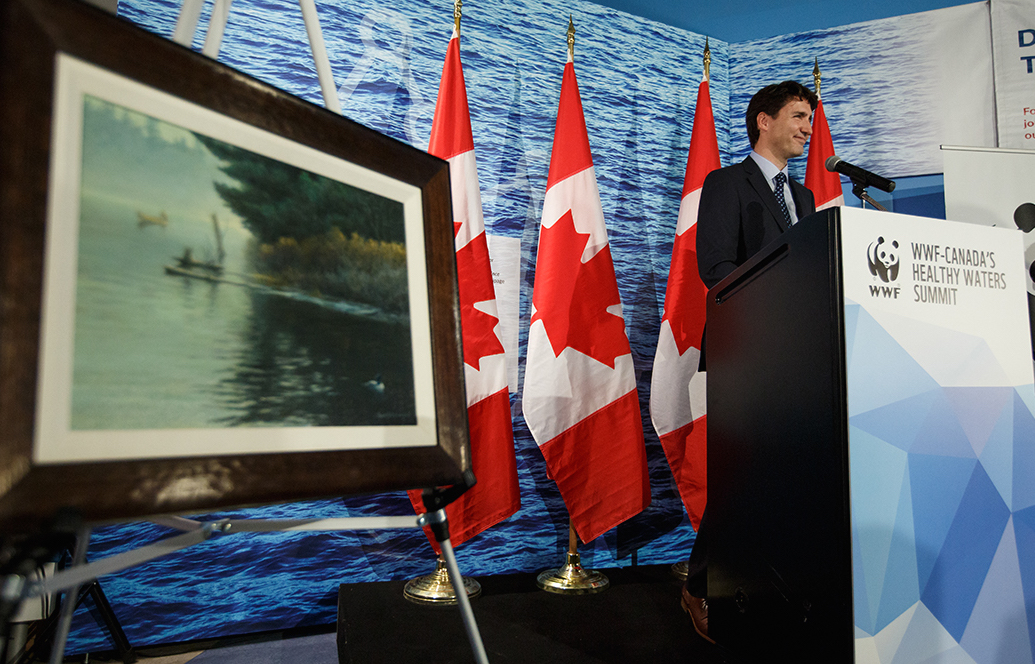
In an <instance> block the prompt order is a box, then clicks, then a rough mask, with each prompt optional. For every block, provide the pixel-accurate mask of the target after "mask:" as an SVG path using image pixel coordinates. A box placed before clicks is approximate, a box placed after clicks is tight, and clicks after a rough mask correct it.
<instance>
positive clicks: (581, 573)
mask: <svg viewBox="0 0 1035 664" xmlns="http://www.w3.org/2000/svg"><path fill="white" fill-rule="evenodd" d="M567 40H568V62H573V61H574V60H575V22H574V20H573V19H572V15H571V14H568V35H567ZM578 547H579V537H578V534H577V533H576V532H575V524H574V523H573V522H572V520H571V516H570V515H569V516H568V553H567V555H566V556H565V561H564V564H563V565H561V566H560V567H559V568H556V569H548V570H545V571H543V572H540V573H539V575H538V576H537V577H536V585H538V586H539V587H540V588H541V589H542V590H545V591H546V592H550V593H558V594H564V595H567V594H570V595H579V594H582V595H585V594H590V593H598V592H602V591H604V590H606V589H607V586H608V585H609V583H610V582H609V581H608V580H607V577H606V576H604V575H603V574H602V573H600V572H598V571H596V570H588V569H585V568H583V567H582V560H581V557H580V556H579V549H578Z"/></svg>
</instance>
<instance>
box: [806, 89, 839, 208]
mask: <svg viewBox="0 0 1035 664" xmlns="http://www.w3.org/2000/svg"><path fill="white" fill-rule="evenodd" d="M833 156H834V141H833V140H832V139H831V138H830V127H829V126H828V125H827V116H826V113H824V112H823V100H822V99H820V100H819V103H818V104H816V112H815V113H813V114H812V138H811V139H810V140H809V156H808V161H806V162H805V186H806V187H808V188H809V190H811V191H812V195H813V196H815V197H816V210H817V211H819V210H825V209H827V208H830V207H835V206H837V205H844V204H845V195H844V191H842V189H841V177H840V176H839V175H838V174H837V173H832V172H830V171H828V170H827V159H829V158H830V157H833Z"/></svg>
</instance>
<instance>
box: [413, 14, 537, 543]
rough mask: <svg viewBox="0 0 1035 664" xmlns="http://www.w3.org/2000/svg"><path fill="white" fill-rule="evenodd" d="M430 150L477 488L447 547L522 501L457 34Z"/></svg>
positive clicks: (458, 508)
mask: <svg viewBox="0 0 1035 664" xmlns="http://www.w3.org/2000/svg"><path fill="white" fill-rule="evenodd" d="M428 152H429V153H431V154H433V155H435V156H436V157H441V158H442V159H445V160H447V161H448V162H449V178H450V185H451V194H452V198H453V233H454V238H455V247H456V271H457V277H458V280H459V288H460V326H461V329H462V334H463V348H464V379H465V381H466V384H467V419H468V424H469V428H470V434H471V465H472V468H473V470H474V475H475V477H476V478H477V479H478V483H477V484H476V485H475V486H474V488H472V489H468V491H467V492H466V493H464V494H463V495H462V496H461V497H460V498H459V500H457V501H455V502H454V503H452V504H451V505H449V506H448V507H446V515H447V516H448V517H449V534H450V542H451V543H452V544H453V545H454V546H458V545H460V544H462V543H463V542H464V541H465V540H468V539H470V538H472V537H474V536H475V535H477V534H478V533H480V532H482V531H483V530H485V529H486V528H489V527H491V526H494V525H496V524H497V523H499V522H500V521H502V520H503V519H506V518H507V517H509V516H510V515H512V514H514V513H515V512H517V511H518V509H519V508H520V507H521V496H520V492H519V490H518V477H517V464H516V462H515V459H514V429H513V427H512V425H511V419H510V394H509V391H508V389H507V367H506V361H505V356H504V354H503V343H502V341H500V337H499V316H498V315H497V313H496V294H495V291H494V289H493V285H492V270H491V269H490V267H489V249H488V245H487V244H486V241H485V222H484V220H483V218H482V199H481V194H480V192H479V190H478V167H477V165H476V164H475V160H474V137H473V134H472V132H471V113H470V111H469V110H468V107H467V89H466V86H465V85H464V71H463V67H462V66H461V64H460V38H459V36H458V35H457V33H456V31H455V30H454V31H453V36H452V38H451V39H450V40H449V47H448V48H447V49H446V62H445V65H444V66H443V68H442V82H441V83H440V84H439V90H438V102H437V103H436V105H435V118H434V120H433V121H432V125H431V140H430V142H429V144H428ZM410 501H411V502H412V503H413V506H414V509H416V510H417V511H418V512H424V505H423V502H422V501H421V495H420V492H419V491H411V492H410ZM428 539H429V540H431V545H432V547H433V548H434V549H435V551H436V553H438V552H440V549H439V546H438V543H437V542H435V540H434V538H433V537H431V535H430V533H429V537H428Z"/></svg>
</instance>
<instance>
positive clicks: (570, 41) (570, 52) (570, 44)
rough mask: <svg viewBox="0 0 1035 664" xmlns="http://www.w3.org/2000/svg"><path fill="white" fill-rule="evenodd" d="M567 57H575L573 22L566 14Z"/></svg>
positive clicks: (569, 15) (570, 58)
mask: <svg viewBox="0 0 1035 664" xmlns="http://www.w3.org/2000/svg"><path fill="white" fill-rule="evenodd" d="M568 59H569V60H574V59H575V23H574V21H572V20H571V14H568Z"/></svg>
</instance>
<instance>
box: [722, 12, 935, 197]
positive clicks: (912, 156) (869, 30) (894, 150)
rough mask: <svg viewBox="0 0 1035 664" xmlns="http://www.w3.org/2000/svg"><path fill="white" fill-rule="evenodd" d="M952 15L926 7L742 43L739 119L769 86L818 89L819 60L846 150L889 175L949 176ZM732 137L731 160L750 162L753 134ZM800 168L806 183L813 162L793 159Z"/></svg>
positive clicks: (838, 147) (835, 131)
mask: <svg viewBox="0 0 1035 664" xmlns="http://www.w3.org/2000/svg"><path fill="white" fill-rule="evenodd" d="M945 20H946V17H945V15H943V14H942V13H940V12H923V13H919V14H909V15H906V16H897V17H895V18H889V19H881V20H876V21H867V22H865V23H856V24H853V25H848V26H841V27H836V28H828V29H825V30H812V31H809V32H799V33H794V34H790V35H781V36H779V37H772V38H770V39H761V40H756V41H750V42H743V43H739V44H732V45H731V46H730V87H731V90H732V91H733V92H732V93H731V95H730V109H729V110H730V117H731V118H732V122H733V125H734V126H736V125H740V126H743V123H744V119H743V118H744V114H745V111H746V110H747V105H748V102H749V101H750V100H751V95H752V94H754V92H755V91H756V90H758V89H759V88H761V87H762V86H764V85H768V84H770V83H777V82H779V81H784V80H788V79H792V80H796V81H799V82H801V83H803V84H804V85H807V86H808V87H810V88H812V87H813V78H812V70H813V66H814V65H815V63H816V60H817V59H818V61H819V68H820V71H821V72H822V86H821V90H820V91H821V93H822V96H823V109H824V111H825V112H826V116H827V122H828V124H829V125H830V134H831V137H832V138H833V141H834V150H835V152H837V154H838V155H840V156H842V157H843V158H844V159H845V160H846V161H849V162H851V163H853V164H858V165H859V166H862V167H864V168H867V169H869V170H872V171H875V172H879V173H881V174H882V175H885V176H887V177H903V176H912V175H927V174H932V173H940V172H941V170H942V166H941V156H940V154H939V149H938V140H937V135H938V131H937V129H938V118H939V113H937V112H934V111H933V110H932V109H937V108H938V107H939V105H940V103H941V100H940V99H939V98H938V88H937V83H938V78H939V76H940V75H941V74H940V71H939V68H938V65H937V62H936V61H935V58H937V56H938V53H939V52H940V50H939V48H937V47H936V44H934V39H935V38H934V35H936V34H938V31H937V30H935V29H934V28H935V27H936V26H937V24H938V23H939V22H944V21H945ZM942 48H944V47H942ZM732 134H733V137H734V140H733V141H732V143H731V145H730V150H731V154H730V159H731V160H734V161H740V160H742V159H744V158H745V157H746V156H747V155H748V153H749V152H750V150H751V148H750V146H749V145H748V140H747V134H746V132H745V131H744V130H743V129H739V128H738V129H737V130H735V131H733V132H732ZM724 163H725V162H724ZM790 172H791V176H792V177H795V178H797V179H799V180H804V178H805V158H804V157H803V158H801V159H796V160H793V161H792V162H791V165H790Z"/></svg>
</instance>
